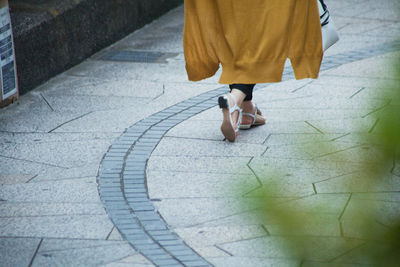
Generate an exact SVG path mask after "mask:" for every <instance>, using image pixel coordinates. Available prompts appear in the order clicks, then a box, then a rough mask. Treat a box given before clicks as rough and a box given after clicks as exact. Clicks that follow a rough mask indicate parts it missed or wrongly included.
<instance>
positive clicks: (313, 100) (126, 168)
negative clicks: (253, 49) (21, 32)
mask: <svg viewBox="0 0 400 267" xmlns="http://www.w3.org/2000/svg"><path fill="white" fill-rule="evenodd" d="M328 4H330V5H329V6H330V8H331V9H332V11H333V12H332V15H333V16H334V18H335V22H336V24H337V26H338V28H339V29H340V33H341V37H342V39H341V42H340V43H339V44H337V45H335V47H332V48H331V49H330V50H329V51H328V53H327V54H326V56H325V59H324V65H323V72H322V73H321V77H320V78H319V79H318V80H301V81H296V80H294V79H293V76H292V74H291V73H290V68H287V70H286V72H285V76H284V77H285V81H284V82H283V83H279V84H264V85H259V86H258V90H257V92H256V100H257V103H258V105H259V106H260V108H261V109H262V110H263V112H264V113H265V115H266V116H267V118H268V124H267V125H265V126H262V127H258V128H255V129H252V130H251V131H242V132H241V133H240V136H239V138H238V140H237V142H235V143H234V144H230V143H227V142H225V141H223V140H222V136H221V134H220V132H219V124H220V120H221V118H220V116H221V114H220V111H219V110H218V109H217V108H216V107H215V104H216V101H215V100H216V97H217V96H218V95H220V94H222V93H224V92H225V91H226V90H227V89H226V88H225V87H221V86H220V85H218V84H217V80H218V77H215V78H212V79H209V80H206V81H203V82H200V83H189V82H187V80H186V74H185V70H184V61H183V54H182V47H181V31H182V26H183V12H182V11H183V9H182V7H180V8H178V9H176V10H174V11H172V12H170V13H169V14H167V15H165V16H164V17H162V18H161V19H159V20H157V21H155V22H154V23H152V24H150V25H148V26H146V27H144V28H143V29H141V30H139V31H137V32H135V33H133V34H131V35H129V36H128V37H126V38H125V39H123V40H121V41H120V42H118V43H116V44H114V45H113V46H111V47H109V48H108V49H105V50H104V51H102V52H100V53H99V54H97V55H95V56H93V57H92V58H90V59H88V60H86V61H85V62H84V63H82V64H80V65H79V66H76V67H74V68H72V69H70V70H69V71H67V72H65V73H63V74H61V75H59V76H57V77H55V78H54V79H52V80H50V81H49V82H47V83H46V84H44V85H43V86H41V87H39V88H37V89H36V90H34V91H32V92H30V93H28V94H26V95H24V96H22V97H21V100H20V103H19V104H18V105H14V106H10V107H8V108H6V109H3V110H1V111H0V137H1V139H0V149H1V150H0V151H1V154H0V179H1V180H0V181H1V187H0V251H1V252H0V262H2V263H6V266H27V265H32V266H47V265H48V266H54V265H67V266H71V265H80V266H86V265H97V266H98V265H108V266H152V265H154V264H155V265H159V266H167V265H168V266H173V265H177V266H181V265H182V264H183V265H187V266H208V265H215V266H265V265H276V266H297V265H300V264H301V266H316V265H317V266H323V265H324V264H329V263H330V264H331V265H332V266H335V265H338V264H342V263H348V264H349V265H350V266H355V265H358V264H363V263H364V262H362V259H360V261H357V262H354V261H350V262H349V259H351V257H350V256H351V253H354V251H356V250H357V249H358V248H359V246H360V244H361V243H362V242H361V241H360V240H359V239H357V231H356V229H352V228H349V227H347V225H346V221H348V220H349V219H350V218H351V217H352V216H354V207H356V205H357V202H359V201H360V200H363V201H365V199H376V198H378V199H379V200H382V203H383V204H382V207H383V209H384V212H383V215H382V221H381V222H379V223H381V224H384V225H390V220H391V218H393V216H394V215H396V214H399V208H398V207H399V205H398V201H399V199H400V198H399V196H400V195H399V193H398V191H399V188H400V181H399V178H398V176H396V173H395V172H394V173H393V174H392V173H390V172H389V171H388V177H389V178H390V179H388V180H387V182H386V183H385V184H383V185H381V188H379V189H378V190H375V191H374V192H371V190H370V189H368V188H363V186H362V183H353V184H350V185H346V184H345V183H343V181H345V180H346V178H347V177H349V175H354V173H357V172H359V171H360V170H359V166H360V163H361V161H362V160H363V159H359V158H357V157H355V155H359V154H358V153H359V152H360V151H363V153H364V154H365V155H367V159H368V160H370V161H374V160H376V154H374V153H373V149H372V148H371V149H368V147H365V146H362V144H360V143H359V141H358V139H357V137H358V136H360V135H365V134H373V133H374V132H376V131H379V126H380V125H379V121H377V120H376V118H375V117H374V116H373V114H376V113H377V112H379V111H380V110H382V109H383V108H384V107H387V106H388V105H389V104H388V99H382V98H380V97H378V96H377V93H378V92H377V90H376V88H377V86H378V85H380V84H381V83H382V82H385V83H386V84H387V85H388V87H389V88H390V87H391V85H392V86H393V87H394V86H396V85H397V84H398V82H399V78H398V77H397V76H396V75H395V74H394V73H393V72H391V69H390V68H389V65H388V62H389V60H390V59H392V58H393V57H398V56H399V52H398V51H400V47H399V45H398V43H397V42H396V38H397V37H398V36H399V29H400V27H399V26H400V18H399V16H398V15H397V13H396V12H395V11H396V8H395V7H399V3H397V1H395V0H385V1H379V3H377V2H376V1H365V3H362V4H360V3H359V2H358V1H342V0H341V1H332V3H330V2H328ZM143 50H145V51H150V52H154V51H155V52H162V53H164V54H163V55H158V54H157V53H150V54H146V55H143V54H137V53H126V52H125V53H121V52H120V51H143ZM158 56H162V57H161V58H159V57H158ZM138 57H139V58H138ZM135 58H136V60H142V61H143V60H144V61H151V60H152V59H155V63H134V62H132V60H134V59H135ZM121 60H123V61H121ZM326 143H329V144H331V145H332V146H333V148H334V149H333V150H332V151H328V153H323V154H321V153H320V151H319V150H313V146H312V144H326ZM304 151H306V153H305V152H304ZM365 151H368V152H365ZM338 156H342V157H347V159H348V160H347V161H345V162H338V158H339V157H338ZM340 158H341V157H340ZM274 170H279V171H283V172H284V176H283V177H282V178H281V179H280V181H279V183H278V182H277V181H276V180H274V179H273V178H271V175H269V174H271V173H273V172H274ZM360 179H361V177H360ZM271 184H277V185H278V188H276V187H275V190H274V192H272V193H273V194H274V197H275V198H276V199H278V200H279V201H282V202H281V203H282V206H283V207H285V206H290V205H294V204H299V205H301V206H303V207H304V208H305V209H306V210H307V212H309V214H310V216H312V217H317V218H318V222H319V223H318V224H315V225H307V222H305V225H307V227H305V228H299V232H298V234H300V235H312V236H314V238H315V240H316V244H317V245H316V247H315V257H313V258H310V259H309V261H307V262H303V263H299V262H296V261H294V260H292V259H288V258H286V257H285V255H284V254H282V251H281V250H280V249H279V246H280V244H281V239H282V233H280V232H279V229H278V228H277V227H276V226H274V224H273V223H272V222H271V223H270V224H266V223H265V222H264V221H260V220H259V219H258V217H257V209H256V208H257V207H254V206H253V202H252V199H253V198H255V197H257V196H258V195H259V194H260V192H261V191H262V190H268V189H269V188H270V186H271ZM349 188H350V189H349ZM327 203H329V204H330V208H329V212H328V213H323V214H321V212H320V210H319V209H318V206H320V205H321V204H327ZM379 225H380V224H378V223H377V226H376V227H379ZM337 243H340V244H343V245H342V246H340V247H341V248H342V249H343V248H344V249H343V250H341V251H337V250H336V249H334V248H335V246H334V244H337Z"/></svg>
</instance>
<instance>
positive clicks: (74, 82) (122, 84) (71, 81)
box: [37, 74, 164, 103]
mask: <svg viewBox="0 0 400 267" xmlns="http://www.w3.org/2000/svg"><path fill="white" fill-rule="evenodd" d="M163 84H164V83H163V82H151V81H143V80H135V79H129V78H128V79H119V78H118V77H114V78H112V79H104V78H102V77H99V78H97V77H95V78H93V77H79V76H76V77H74V76H68V75H63V74H61V75H58V76H56V77H55V78H53V79H51V80H50V81H48V82H47V83H45V84H43V85H42V86H40V87H39V88H38V89H37V90H38V91H40V92H43V93H44V94H45V95H46V96H53V97H57V96H76V97H78V96H80V97H81V98H82V99H86V97H93V96H99V97H100V96H101V97H105V98H108V97H109V98H110V99H111V100H112V98H113V97H125V98H126V99H127V100H128V101H131V102H132V103H137V101H135V99H137V100H140V99H142V100H146V99H153V98H155V97H157V96H159V95H160V94H162V93H163Z"/></svg>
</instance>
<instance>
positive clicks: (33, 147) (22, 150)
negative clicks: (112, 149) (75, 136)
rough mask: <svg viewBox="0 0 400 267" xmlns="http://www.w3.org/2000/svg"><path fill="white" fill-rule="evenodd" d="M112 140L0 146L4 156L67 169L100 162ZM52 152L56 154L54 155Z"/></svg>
mask: <svg viewBox="0 0 400 267" xmlns="http://www.w3.org/2000/svg"><path fill="white" fill-rule="evenodd" d="M111 144H112V141H111V140H83V141H74V142H65V141H59V142H54V143H39V142H36V143H34V144H32V143H23V144H0V149H2V151H4V152H3V153H2V154H3V156H6V157H10V158H19V159H25V160H31V159H35V161H38V162H45V163H47V164H51V165H55V166H62V167H67V168H72V167H81V166H85V165H88V164H89V163H98V162H100V160H101V158H102V156H100V155H101V154H103V153H105V152H106V151H107V149H108V147H109V146H110V145H111ZM52 152H56V155H53V154H52Z"/></svg>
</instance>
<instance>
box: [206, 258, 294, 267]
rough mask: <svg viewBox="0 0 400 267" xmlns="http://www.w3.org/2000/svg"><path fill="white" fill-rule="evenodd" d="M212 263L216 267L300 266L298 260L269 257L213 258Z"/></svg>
mask: <svg viewBox="0 0 400 267" xmlns="http://www.w3.org/2000/svg"><path fill="white" fill-rule="evenodd" d="M210 261H211V263H213V264H214V265H215V266H232V267H233V266H237V267H239V266H255V267H256V266H263V267H266V266H268V267H272V266H297V265H299V264H300V262H299V261H297V260H290V259H274V258H267V257H259V258H255V257H237V256H232V257H212V258H210Z"/></svg>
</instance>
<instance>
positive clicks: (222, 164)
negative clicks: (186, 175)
mask: <svg viewBox="0 0 400 267" xmlns="http://www.w3.org/2000/svg"><path fill="white" fill-rule="evenodd" d="M249 161H250V157H230V158H228V159H226V158H213V157H193V158H189V157H187V156H175V157H174V156H169V157H167V156H165V157H164V156H153V157H151V158H150V159H149V162H148V168H147V169H148V170H150V171H151V170H155V171H179V172H193V171H196V172H198V173H233V174H245V175H251V174H252V172H251V171H250V169H249V168H247V166H246V164H247V163H248V162H249Z"/></svg>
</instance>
